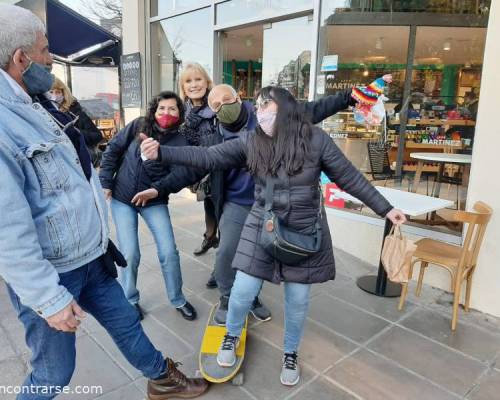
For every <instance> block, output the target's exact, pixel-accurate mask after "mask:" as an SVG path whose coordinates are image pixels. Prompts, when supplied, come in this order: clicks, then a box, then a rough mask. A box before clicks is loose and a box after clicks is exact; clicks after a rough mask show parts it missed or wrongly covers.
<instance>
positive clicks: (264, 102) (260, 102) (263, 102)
mask: <svg viewBox="0 0 500 400" xmlns="http://www.w3.org/2000/svg"><path fill="white" fill-rule="evenodd" d="M271 102H274V100H273V99H272V98H270V97H269V98H265V99H263V98H262V97H259V98H258V99H257V101H256V102H255V110H256V111H257V110H265V109H266V108H267V106H268V105H269V104H270V103H271Z"/></svg>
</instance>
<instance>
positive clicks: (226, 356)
mask: <svg viewBox="0 0 500 400" xmlns="http://www.w3.org/2000/svg"><path fill="white" fill-rule="evenodd" d="M239 345H240V339H239V338H238V337H237V336H231V335H225V336H224V340H223V341H222V344H221V346H220V349H219V352H218V353H217V364H219V365H220V366H221V367H232V366H233V365H234V364H235V363H236V349H237V348H238V346H239Z"/></svg>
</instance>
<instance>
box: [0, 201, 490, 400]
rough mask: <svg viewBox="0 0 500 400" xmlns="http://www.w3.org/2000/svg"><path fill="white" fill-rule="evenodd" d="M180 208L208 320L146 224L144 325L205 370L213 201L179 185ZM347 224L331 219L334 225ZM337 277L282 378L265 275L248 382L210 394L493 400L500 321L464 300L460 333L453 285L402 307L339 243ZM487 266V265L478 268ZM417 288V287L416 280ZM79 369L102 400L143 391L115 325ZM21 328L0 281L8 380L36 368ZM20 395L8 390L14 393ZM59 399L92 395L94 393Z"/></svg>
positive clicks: (279, 314) (193, 278)
mask: <svg viewBox="0 0 500 400" xmlns="http://www.w3.org/2000/svg"><path fill="white" fill-rule="evenodd" d="M170 211H171V215H172V219H173V223H174V226H175V234H176V239H177V245H178V247H179V250H180V252H181V262H182V268H183V277H184V288H185V294H186V295H187V297H188V299H189V301H190V302H191V303H192V304H193V305H194V306H195V307H196V309H197V310H198V314H199V319H198V320H196V321H194V322H188V321H185V320H184V319H183V318H182V317H181V316H180V315H179V313H177V312H176V311H175V310H174V309H173V308H172V307H170V306H169V305H168V304H167V298H166V294H165V289H164V287H163V279H162V277H161V274H160V270H159V266H158V261H157V257H156V253H155V245H154V243H153V240H152V237H151V235H150V234H149V232H148V231H147V229H146V228H145V226H144V225H142V226H141V248H142V251H143V257H142V266H141V273H140V276H139V281H140V282H139V287H140V289H141V295H142V298H141V305H142V306H143V308H144V309H145V310H146V313H147V315H146V318H145V320H144V321H143V326H144V328H145V330H146V331H147V333H148V334H149V336H150V338H151V340H152V342H153V343H154V344H155V345H156V346H157V347H158V348H159V349H160V350H161V351H163V352H164V353H165V354H166V355H168V356H170V357H172V358H174V360H176V361H181V362H182V364H183V365H182V366H181V367H180V368H181V369H182V370H183V371H184V372H186V373H187V374H188V375H193V374H194V373H195V371H196V370H197V363H198V349H199V345H200V342H201V337H202V334H203V329H204V325H205V323H206V317H207V315H208V311H209V309H210V306H211V305H212V304H214V303H215V302H217V300H218V292H217V290H210V289H207V288H206V287H205V283H206V281H207V279H208V276H209V274H210V270H211V268H212V266H213V262H214V255H215V253H214V251H213V250H211V251H209V252H208V253H207V254H206V255H204V256H201V257H194V256H193V255H192V252H193V249H194V248H195V247H196V246H197V245H198V244H199V242H200V241H201V237H202V228H203V227H202V222H201V221H203V207H202V203H196V202H194V201H193V200H191V199H187V198H185V197H181V196H172V199H171V204H170ZM338 234H341V233H340V232H336V231H335V228H334V227H333V228H332V236H333V238H334V240H335V236H336V235H338ZM335 256H336V263H337V279H336V280H335V281H333V282H328V283H324V284H321V285H314V287H313V290H312V295H313V298H312V299H311V306H310V314H309V320H308V324H307V327H306V332H305V337H304V339H303V341H302V347H301V351H300V354H299V356H300V360H301V365H302V379H301V382H300V384H299V385H298V386H296V387H293V388H287V387H284V386H282V385H281V384H280V382H279V373H280V363H281V355H282V353H281V343H282V339H283V293H282V288H280V287H278V286H275V285H271V284H265V285H264V289H263V291H262V300H263V301H264V302H265V304H266V305H268V306H269V307H270V309H271V311H272V313H273V319H272V320H271V321H270V322H264V323H262V322H256V321H255V320H253V319H250V322H251V326H250V329H249V342H248V346H247V358H246V359H245V365H244V367H243V370H244V372H245V384H244V385H243V386H241V387H235V386H232V385H230V384H226V385H213V386H212V387H211V389H210V391H209V392H208V393H207V395H206V396H204V397H203V399H207V400H209V399H222V398H224V399H228V400H246V399H254V400H265V399H272V400H279V399H294V400H299V399H300V400H309V399H310V400H331V399H335V400H352V399H367V400H379V399H380V400H382V399H393V400H396V399H397V400H402V399H405V400H413V399H415V400H431V399H432V400H438V399H443V400H448V399H450V400H451V399H463V398H466V399H471V400H487V399H488V400H493V399H497V398H499V397H500V395H499V393H500V366H497V365H496V362H497V360H498V357H499V354H500V320H498V319H494V318H492V317H490V316H487V315H484V314H480V313H478V312H474V311H471V313H469V314H468V315H466V314H465V313H464V312H463V311H462V310H461V311H460V318H459V325H458V329H457V332H456V333H454V334H452V333H451V330H450V324H449V322H450V316H451V305H450V301H451V296H450V295H448V294H446V293H444V292H442V291H439V290H436V289H433V288H430V287H428V286H426V287H424V290H423V294H422V297H421V298H419V299H418V300H415V298H414V297H413V294H412V295H411V296H409V299H408V300H409V301H408V302H407V306H406V308H405V311H404V312H399V311H398V310H397V299H385V298H378V297H375V296H372V295H369V294H366V293H364V292H363V291H361V290H360V289H358V287H357V286H356V285H355V278H356V277H357V276H360V275H363V274H366V273H368V272H371V273H375V269H374V267H373V266H370V265H367V264H365V263H363V262H361V261H360V260H358V259H356V258H354V257H352V256H350V255H349V254H346V253H344V252H342V251H340V250H336V251H335ZM480 267H481V266H479V268H480ZM411 292H412V293H414V288H412V289H411ZM77 354H78V356H77V368H76V372H75V375H74V377H73V380H72V382H71V386H72V387H75V386H77V385H93V386H94V385H102V387H103V392H104V393H103V395H102V396H100V397H99V399H105V400H112V399H113V400H114V399H123V400H139V399H144V396H145V395H144V391H145V387H146V380H145V379H144V378H142V377H141V376H140V374H139V373H138V372H137V371H135V370H134V369H133V368H132V367H130V366H129V365H128V364H127V362H126V361H125V360H124V358H123V357H122V356H121V354H119V352H118V350H117V348H116V346H115V345H114V344H113V342H112V340H111V339H110V338H109V336H108V335H107V334H106V332H105V331H104V330H103V329H102V328H101V327H100V326H99V325H98V324H97V323H96V322H95V320H93V319H92V318H91V317H88V318H87V319H86V321H85V322H84V324H83V329H81V330H80V331H79V333H78V337H77ZM28 361H29V352H28V350H27V348H26V346H25V344H24V337H23V330H22V327H21V325H20V323H19V322H18V320H17V318H16V316H15V315H14V312H13V310H12V307H11V305H10V302H9V300H8V297H7V293H6V290H5V286H4V285H3V283H1V284H0V387H1V386H2V385H18V384H20V383H21V382H22V380H23V378H24V376H25V374H26V372H27V370H28ZM497 367H498V368H497ZM13 398H14V396H11V397H9V396H2V399H5V400H8V399H13ZM59 398H61V399H77V400H80V399H81V400H84V399H93V398H96V397H95V396H91V395H72V396H60V397H59Z"/></svg>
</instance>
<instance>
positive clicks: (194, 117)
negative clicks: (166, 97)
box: [179, 63, 219, 288]
mask: <svg viewBox="0 0 500 400" xmlns="http://www.w3.org/2000/svg"><path fill="white" fill-rule="evenodd" d="M211 89H212V80H211V79H210V77H209V76H208V73H207V71H206V70H205V69H204V68H203V67H202V66H201V65H200V64H198V63H188V64H187V65H186V66H185V67H184V69H183V70H182V72H181V75H180V79H179V95H180V97H181V99H182V100H183V101H184V108H185V112H186V122H185V128H186V129H185V135H186V139H187V140H188V142H189V144H190V145H193V146H208V145H209V144H210V143H211V140H210V138H211V137H212V136H213V135H214V134H216V133H217V122H216V115H215V113H214V112H213V111H212V110H211V109H210V107H209V106H208V102H207V98H208V93H209V92H210V90H211ZM196 191H197V194H198V198H201V199H203V205H204V208H205V233H204V235H203V236H204V238H203V242H202V243H201V246H200V247H199V248H197V249H196V250H195V251H194V255H196V256H199V255H202V254H204V253H206V252H207V251H208V250H209V249H210V248H212V247H213V248H217V247H218V245H219V238H218V237H217V216H216V213H215V206H214V203H213V199H212V197H211V195H210V179H208V178H205V179H204V180H203V181H202V182H201V183H200V184H198V185H197V189H196ZM207 287H209V288H215V287H217V283H216V282H215V278H214V274H213V273H212V275H211V277H210V279H209V281H208V282H207Z"/></svg>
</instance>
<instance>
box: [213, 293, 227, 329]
mask: <svg viewBox="0 0 500 400" xmlns="http://www.w3.org/2000/svg"><path fill="white" fill-rule="evenodd" d="M228 305H229V296H221V298H220V300H219V307H218V308H217V311H215V315H214V323H215V324H216V325H219V326H225V325H226V318H227V308H228Z"/></svg>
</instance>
